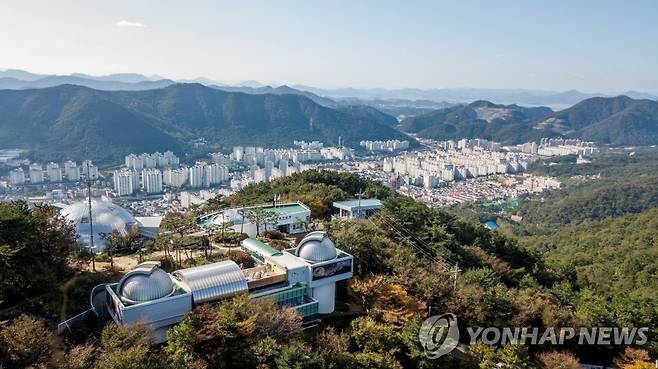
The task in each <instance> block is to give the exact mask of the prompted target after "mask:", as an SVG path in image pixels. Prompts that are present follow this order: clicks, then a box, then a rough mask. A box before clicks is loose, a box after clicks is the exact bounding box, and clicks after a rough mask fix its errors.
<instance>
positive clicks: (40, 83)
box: [0, 75, 175, 91]
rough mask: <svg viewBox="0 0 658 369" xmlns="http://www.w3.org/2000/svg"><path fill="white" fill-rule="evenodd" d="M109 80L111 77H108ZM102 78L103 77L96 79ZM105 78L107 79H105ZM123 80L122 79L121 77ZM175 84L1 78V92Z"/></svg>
mask: <svg viewBox="0 0 658 369" xmlns="http://www.w3.org/2000/svg"><path fill="white" fill-rule="evenodd" d="M107 77H108V78H109V76H107ZM94 78H101V77H94ZM103 78H105V77H103ZM119 78H121V77H119ZM173 83H175V82H174V81H172V80H168V79H163V80H158V81H150V80H144V81H140V82H122V81H113V80H98V79H89V78H85V77H80V76H79V75H71V76H46V77H43V78H39V79H37V80H33V81H25V80H19V79H16V78H0V90H2V89H12V90H19V89H34V88H48V87H54V86H59V85H65V84H71V85H77V86H84V87H89V88H93V89H96V90H108V91H117V90H129V91H135V90H149V89H154V88H162V87H166V86H169V85H171V84H173Z"/></svg>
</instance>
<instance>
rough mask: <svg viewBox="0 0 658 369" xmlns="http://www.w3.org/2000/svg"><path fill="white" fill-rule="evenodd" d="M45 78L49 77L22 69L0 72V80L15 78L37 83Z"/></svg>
mask: <svg viewBox="0 0 658 369" xmlns="http://www.w3.org/2000/svg"><path fill="white" fill-rule="evenodd" d="M43 77H47V76H46V75H45V74H36V73H31V72H26V71H24V70H20V69H6V70H0V78H14V79H18V80H21V81H36V80H37V79H41V78H43Z"/></svg>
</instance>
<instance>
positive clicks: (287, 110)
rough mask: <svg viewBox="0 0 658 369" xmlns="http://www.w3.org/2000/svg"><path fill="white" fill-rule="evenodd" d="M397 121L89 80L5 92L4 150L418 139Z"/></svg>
mask: <svg viewBox="0 0 658 369" xmlns="http://www.w3.org/2000/svg"><path fill="white" fill-rule="evenodd" d="M396 123H397V121H396V119H395V118H393V117H391V116H389V115H387V114H384V113H382V112H379V111H377V110H376V109H373V108H370V107H338V108H328V107H325V106H322V105H320V104H317V103H316V102H314V101H312V100H311V99H309V98H307V97H305V96H301V95H292V94H284V95H275V94H246V93H242V92H228V91H222V90H219V89H216V88H210V87H206V86H203V85H201V84H173V85H170V86H167V87H165V88H160V89H151V90H145V91H99V90H94V89H90V88H87V87H82V86H74V85H61V86H57V87H51V88H42V89H26V90H0V148H9V147H17V148H24V149H27V150H29V151H30V152H31V154H30V155H31V156H32V157H34V158H36V159H39V160H63V159H78V160H79V159H83V158H86V157H90V158H92V159H95V160H99V161H103V162H111V161H112V160H117V159H119V158H120V157H121V156H122V155H124V154H126V153H129V152H143V151H156V150H174V151H177V152H181V151H182V149H184V148H189V147H188V145H189V143H190V141H191V140H194V139H198V138H204V139H205V140H206V141H207V143H208V144H207V147H206V148H202V149H197V150H205V149H207V150H217V149H220V148H230V147H232V146H233V145H267V146H272V147H276V146H279V147H281V146H291V145H292V143H293V141H294V140H298V139H305V140H319V141H322V142H325V143H327V144H330V145H331V144H334V145H335V144H337V143H338V138H339V137H342V141H343V143H344V144H345V145H347V146H350V147H359V141H360V140H364V139H406V140H410V141H412V146H414V145H417V143H416V142H415V140H413V139H411V138H410V137H408V136H407V135H405V134H403V133H401V132H399V131H398V130H396V129H395V128H393V126H394V125H395V124H396Z"/></svg>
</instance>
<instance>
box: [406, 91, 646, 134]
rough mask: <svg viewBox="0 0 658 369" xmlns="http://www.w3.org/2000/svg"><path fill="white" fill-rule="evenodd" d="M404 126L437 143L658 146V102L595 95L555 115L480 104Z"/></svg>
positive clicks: (429, 115) (444, 111) (409, 121)
mask: <svg viewBox="0 0 658 369" xmlns="http://www.w3.org/2000/svg"><path fill="white" fill-rule="evenodd" d="M401 127H402V129H403V130H404V131H406V132H411V133H416V134H418V136H419V137H428V138H435V139H454V138H460V137H468V138H476V137H480V138H488V139H493V140H496V141H500V142H504V143H521V142H525V141H528V140H538V139H539V138H541V137H553V136H564V137H575V138H582V139H584V140H591V141H596V142H599V143H602V144H613V145H646V144H656V143H658V102H656V101H653V100H646V99H645V100H634V99H631V98H630V97H628V96H617V97H594V98H589V99H586V100H583V101H581V102H579V103H578V104H576V105H574V106H572V107H570V108H568V109H564V110H561V111H558V112H554V113H552V112H551V111H550V109H548V108H524V107H519V106H517V105H495V104H492V103H490V102H486V101H478V102H475V103H472V104H469V105H460V106H455V107H452V108H447V109H440V110H436V111H433V112H430V113H427V114H424V115H420V116H417V117H413V118H408V119H405V120H404V121H402V123H401Z"/></svg>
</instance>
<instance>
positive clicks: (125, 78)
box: [71, 73, 162, 83]
mask: <svg viewBox="0 0 658 369" xmlns="http://www.w3.org/2000/svg"><path fill="white" fill-rule="evenodd" d="M71 76H72V77H80V78H85V79H91V80H94V81H112V82H124V83H139V82H146V81H153V80H152V79H151V78H149V77H146V76H145V75H142V74H138V73H115V74H108V75H105V76H91V75H89V74H84V73H73V74H71ZM159 79H162V78H159Z"/></svg>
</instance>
